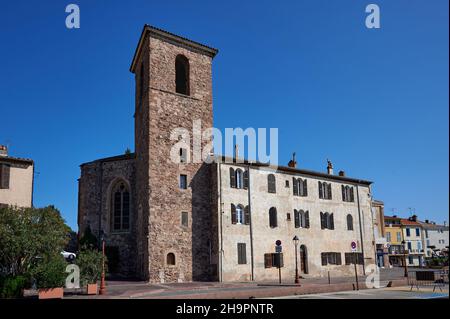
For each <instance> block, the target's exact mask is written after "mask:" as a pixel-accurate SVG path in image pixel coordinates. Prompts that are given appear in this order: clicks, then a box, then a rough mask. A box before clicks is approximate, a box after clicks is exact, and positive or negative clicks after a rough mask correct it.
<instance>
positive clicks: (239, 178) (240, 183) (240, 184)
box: [236, 168, 244, 188]
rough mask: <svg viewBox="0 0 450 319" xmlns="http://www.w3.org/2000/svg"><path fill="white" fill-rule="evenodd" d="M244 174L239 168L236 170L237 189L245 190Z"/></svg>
mask: <svg viewBox="0 0 450 319" xmlns="http://www.w3.org/2000/svg"><path fill="white" fill-rule="evenodd" d="M243 179H244V172H243V171H242V170H241V169H240V168H238V169H237V170H236V188H243V187H244V181H243Z"/></svg>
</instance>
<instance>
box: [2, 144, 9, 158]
mask: <svg viewBox="0 0 450 319" xmlns="http://www.w3.org/2000/svg"><path fill="white" fill-rule="evenodd" d="M0 156H8V147H7V146H6V145H0Z"/></svg>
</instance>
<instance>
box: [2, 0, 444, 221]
mask: <svg viewBox="0 0 450 319" xmlns="http://www.w3.org/2000/svg"><path fill="white" fill-rule="evenodd" d="M69 3H76V4H78V5H79V6H80V10H81V28H80V29H72V30H69V29H67V28H66V27H65V18H66V15H67V14H66V13H65V7H66V5H68V4H69ZM369 3H376V4H378V5H379V7H380V9H381V29H376V30H375V29H371V30H369V29H367V28H366V27H365V24H364V21H365V17H366V15H367V14H366V13H365V7H366V5H368V4H369ZM145 23H148V24H151V25H154V26H157V27H160V28H163V29H166V30H168V31H170V32H172V33H176V34H180V35H183V36H185V37H188V38H191V39H193V40H196V41H198V42H202V43H206V44H208V45H211V46H213V47H216V48H218V49H219V54H218V55H217V57H216V58H215V60H214V66H213V90H214V91H213V94H214V125H215V127H218V128H220V129H222V130H223V129H224V128H225V127H242V128H247V127H255V128H258V127H267V128H269V127H277V128H279V162H280V164H286V163H287V162H288V160H289V159H290V157H291V153H292V152H293V151H295V152H297V159H298V165H299V167H301V168H306V169H312V170H318V171H324V170H325V167H326V158H330V159H331V160H332V161H333V163H334V166H335V170H341V169H343V170H345V171H346V173H347V175H349V176H352V177H358V178H364V179H369V180H373V181H374V182H375V183H374V185H373V188H374V195H375V197H376V198H377V199H380V200H383V201H384V202H385V210H386V213H391V212H392V209H395V212H396V213H397V214H400V215H404V216H408V215H409V211H408V208H409V207H412V208H414V209H415V211H416V213H417V214H418V215H419V217H420V218H423V219H425V218H427V219H431V220H435V221H436V222H443V221H444V220H447V221H448V213H449V198H448V196H449V186H448V185H449V180H448V178H449V177H448V174H449V171H448V164H449V149H448V143H449V140H448V131H449V122H448V116H449V114H448V113H449V95H448V85H449V83H448V82H449V81H448V58H449V56H448V44H449V43H448V1H447V0H431V1H430V0H420V1H419V0H396V1H392V0H390V1H377V0H371V1H369V0H367V1H360V0H353V1H344V0H342V1H325V0H321V1H318V0H302V1H284V2H275V1H257V2H256V1H255V2H250V1H221V2H218V1H149V0H142V1H138V0H133V1H106V0H102V1H100V0H89V1H87V0H71V1H62V0H60V1H20V0H18V1H14V2H13V1H10V2H5V3H2V9H1V11H0V30H1V31H0V35H1V38H0V41H1V42H0V43H1V47H0V48H1V50H0V70H1V72H0V88H1V89H0V111H1V112H0V114H1V116H0V144H8V145H9V147H10V154H11V155H12V156H18V157H27V158H32V159H34V160H35V163H36V179H35V194H34V203H35V205H36V206H44V205H48V204H54V205H55V206H57V207H58V208H59V209H60V210H61V212H62V214H63V216H64V218H65V219H66V220H67V222H68V223H69V225H70V226H71V227H72V228H74V229H76V216H77V178H78V177H79V173H80V171H79V165H80V164H81V163H83V162H87V161H91V160H94V159H97V158H100V157H106V156H112V155H117V154H122V153H123V152H124V150H125V149H126V148H127V147H129V148H130V149H132V150H133V149H134V145H133V143H134V137H133V110H134V105H133V103H134V100H133V94H134V80H133V76H132V74H131V73H130V72H129V66H130V63H131V59H132V57H133V53H134V50H135V47H136V44H137V41H138V38H139V36H140V32H141V30H142V26H143V25H144V24H145Z"/></svg>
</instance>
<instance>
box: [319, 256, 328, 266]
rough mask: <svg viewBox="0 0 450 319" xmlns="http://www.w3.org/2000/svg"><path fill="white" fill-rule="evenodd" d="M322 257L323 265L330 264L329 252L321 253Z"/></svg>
mask: <svg viewBox="0 0 450 319" xmlns="http://www.w3.org/2000/svg"><path fill="white" fill-rule="evenodd" d="M320 257H321V259H322V266H326V265H328V257H327V253H321V254H320Z"/></svg>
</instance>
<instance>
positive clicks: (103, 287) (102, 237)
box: [98, 230, 106, 295]
mask: <svg viewBox="0 0 450 319" xmlns="http://www.w3.org/2000/svg"><path fill="white" fill-rule="evenodd" d="M100 241H101V242H102V278H101V281H100V290H99V292H98V293H99V294H100V295H105V294H106V285H105V233H104V232H103V230H102V231H101V233H100Z"/></svg>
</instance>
